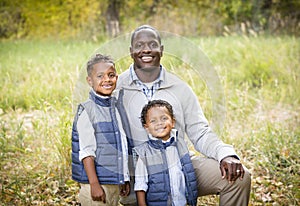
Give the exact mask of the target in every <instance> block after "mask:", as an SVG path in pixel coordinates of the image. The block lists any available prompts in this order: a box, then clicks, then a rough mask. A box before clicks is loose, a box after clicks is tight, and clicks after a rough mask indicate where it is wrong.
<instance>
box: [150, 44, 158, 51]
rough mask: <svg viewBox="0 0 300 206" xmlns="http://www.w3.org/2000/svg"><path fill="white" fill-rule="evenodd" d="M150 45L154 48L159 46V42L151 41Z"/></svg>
mask: <svg viewBox="0 0 300 206" xmlns="http://www.w3.org/2000/svg"><path fill="white" fill-rule="evenodd" d="M150 47H151V48H152V49H154V48H157V47H158V44H157V43H156V42H151V44H150Z"/></svg>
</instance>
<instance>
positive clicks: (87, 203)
mask: <svg viewBox="0 0 300 206" xmlns="http://www.w3.org/2000/svg"><path fill="white" fill-rule="evenodd" d="M101 186H102V188H103V190H104V192H105V195H106V203H103V202H102V201H101V202H100V201H93V200H92V196H91V187H90V185H89V184H80V190H79V202H80V203H81V205H82V206H117V205H118V204H119V199H120V197H119V193H120V192H119V185H101Z"/></svg>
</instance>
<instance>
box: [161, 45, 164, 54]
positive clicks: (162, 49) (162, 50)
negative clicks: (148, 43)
mask: <svg viewBox="0 0 300 206" xmlns="http://www.w3.org/2000/svg"><path fill="white" fill-rule="evenodd" d="M163 53H164V45H160V57H162V56H163Z"/></svg>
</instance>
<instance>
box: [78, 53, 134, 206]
mask: <svg viewBox="0 0 300 206" xmlns="http://www.w3.org/2000/svg"><path fill="white" fill-rule="evenodd" d="M87 74H88V76H87V78H86V80H87V82H88V84H89V85H90V86H91V91H90V93H89V99H88V100H87V101H85V102H83V103H81V104H79V106H78V111H77V113H76V115H75V119H74V122H73V130H72V178H73V179H74V180H75V181H77V182H79V183H81V184H80V191H79V200H80V203H81V205H83V206H84V205H118V201H119V195H121V196H127V195H128V194H129V192H130V187H129V182H128V181H129V174H128V164H127V162H128V149H127V141H126V135H125V134H124V131H123V128H122V124H120V123H121V116H120V114H121V112H120V111H118V109H117V107H116V103H117V101H116V98H115V97H114V96H112V93H113V91H114V89H115V88H116V82H117V79H118V75H117V73H116V69H115V64H114V62H113V61H112V59H111V58H110V57H108V56H104V55H101V54H96V55H95V56H93V57H92V58H91V59H90V61H88V63H87Z"/></svg>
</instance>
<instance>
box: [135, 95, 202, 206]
mask: <svg viewBox="0 0 300 206" xmlns="http://www.w3.org/2000/svg"><path fill="white" fill-rule="evenodd" d="M141 122H142V125H143V126H144V128H145V129H146V131H147V133H148V135H149V140H148V141H147V142H145V143H143V144H141V145H139V146H137V147H135V148H134V151H135V153H136V154H137V163H136V169H135V184H134V190H135V192H136V197H137V201H138V205H139V206H145V205H148V206H151V205H156V206H161V205H166V206H169V205H176V206H185V205H187V204H188V205H194V206H196V205H197V196H198V193H197V182H196V176H195V172H194V168H193V165H192V162H191V159H190V155H189V152H188V148H187V146H186V143H185V142H184V141H183V138H178V137H177V134H178V133H177V130H176V129H174V125H175V118H174V113H173V109H172V106H171V105H170V104H169V103H168V102H166V101H164V100H153V101H149V102H148V104H147V105H145V106H144V107H143V109H142V113H141Z"/></svg>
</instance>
